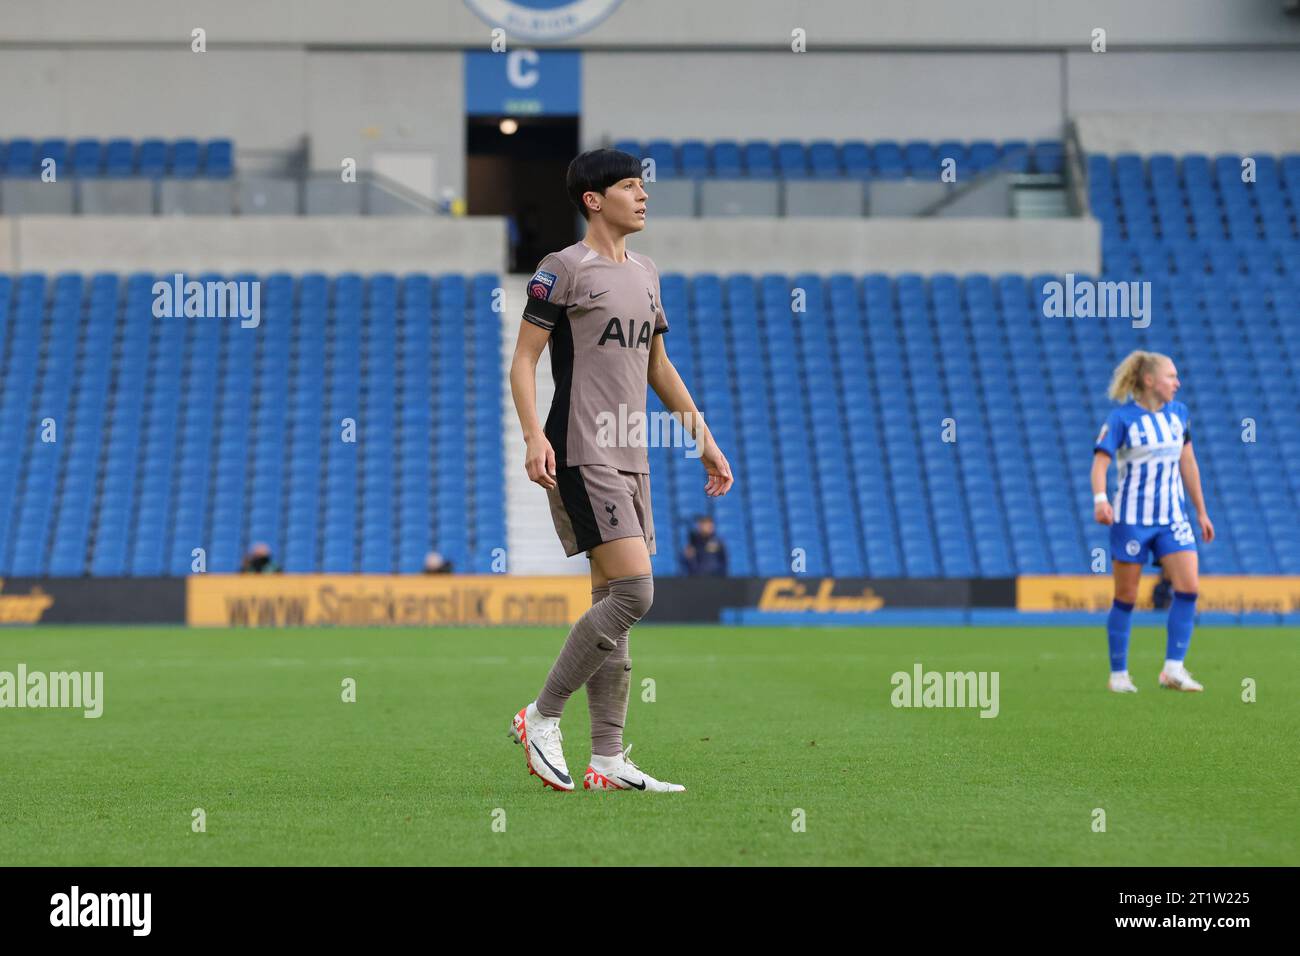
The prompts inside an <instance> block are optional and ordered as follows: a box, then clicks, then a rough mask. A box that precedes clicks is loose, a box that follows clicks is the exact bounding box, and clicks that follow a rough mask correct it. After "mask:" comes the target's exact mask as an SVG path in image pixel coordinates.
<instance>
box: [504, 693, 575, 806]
mask: <svg viewBox="0 0 1300 956" xmlns="http://www.w3.org/2000/svg"><path fill="white" fill-rule="evenodd" d="M510 736H511V737H513V738H514V740H515V743H517V744H520V745H522V746H523V748H524V753H525V755H526V759H527V761H528V772H529V773H530V774H533V775H535V776H538V777H541V778H542V786H545V787H550V788H551V789H552V790H561V791H564V790H572V789H573V778H572V777H570V776H569V766H568V764H566V763H565V762H564V748H563V747H562V746H561V744H562V743H563V742H564V737H563V735H562V734H561V733H560V718H558V717H544V716H542V714H541V712H540V711H539V710H538V709H537V701H533V702H532V703H531V704H529V705H528V706H527V707H525V708H524V709H523V710H521V711H519V713H517V714H515V719H514V720H513V721H512V722H511V724H510Z"/></svg>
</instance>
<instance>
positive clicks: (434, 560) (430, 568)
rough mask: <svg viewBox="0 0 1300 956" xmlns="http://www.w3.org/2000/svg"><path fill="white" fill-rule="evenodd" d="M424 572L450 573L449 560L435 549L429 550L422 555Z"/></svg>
mask: <svg viewBox="0 0 1300 956" xmlns="http://www.w3.org/2000/svg"><path fill="white" fill-rule="evenodd" d="M424 573H425V574H451V562H450V561H448V560H447V559H446V558H444V557H443V556H442V555H441V554H439V553H438V552H437V551H430V552H429V553H428V554H426V555H425V556H424Z"/></svg>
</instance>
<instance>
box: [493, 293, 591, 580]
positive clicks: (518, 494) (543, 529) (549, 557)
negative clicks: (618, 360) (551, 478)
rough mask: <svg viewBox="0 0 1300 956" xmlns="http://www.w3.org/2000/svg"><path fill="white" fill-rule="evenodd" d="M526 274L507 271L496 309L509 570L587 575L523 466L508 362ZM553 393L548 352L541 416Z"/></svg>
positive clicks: (540, 372)
mask: <svg viewBox="0 0 1300 956" xmlns="http://www.w3.org/2000/svg"><path fill="white" fill-rule="evenodd" d="M526 282H527V277H526V276H522V275H518V276H511V277H510V278H509V280H508V281H507V282H506V285H505V296H504V298H503V303H504V310H503V311H502V313H501V409H502V412H501V458H502V460H503V461H504V462H505V467H506V474H505V490H506V541H507V542H508V543H507V545H506V548H507V555H508V558H509V570H510V573H511V574H586V573H587V562H586V561H585V560H582V561H579V560H577V559H576V558H567V557H565V555H564V551H563V549H561V547H560V544H559V541H558V540H557V539H556V537H555V526H554V525H553V524H552V523H551V512H550V506H549V505H548V503H547V497H546V493H545V492H544V491H543V490H542V489H541V487H539V486H538V485H536V484H534V483H533V482H531V481H529V480H528V474H527V473H526V472H525V471H524V442H523V438H522V437H521V434H520V431H519V416H518V415H517V414H516V412H515V400H514V396H513V395H511V393H510V363H511V361H512V360H513V359H514V354H515V340H516V339H517V338H518V335H519V322H520V318H519V317H520V316H521V315H523V313H524V304H525V299H526V293H525V291H524V288H525V284H526ZM554 395H555V381H554V379H552V378H551V357H550V352H549V351H544V352H542V356H541V358H540V359H538V361H537V414H538V415H539V416H540V417H541V419H542V421H545V420H546V413H547V411H549V409H550V407H551V398H552V397H553V396H554Z"/></svg>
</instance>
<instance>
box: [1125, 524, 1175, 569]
mask: <svg viewBox="0 0 1300 956" xmlns="http://www.w3.org/2000/svg"><path fill="white" fill-rule="evenodd" d="M1195 550H1196V535H1195V534H1194V533H1193V532H1192V523H1191V522H1190V521H1178V522H1175V523H1174V524H1113V525H1111V526H1110V559H1111V560H1112V561H1127V562H1129V563H1131V564H1146V562H1147V558H1148V556H1149V557H1150V558H1151V561H1152V563H1153V564H1154V563H1159V561H1160V559H1161V558H1163V557H1164V556H1165V555H1166V554H1173V553H1174V552H1175V551H1195Z"/></svg>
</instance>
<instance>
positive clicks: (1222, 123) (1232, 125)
mask: <svg viewBox="0 0 1300 956" xmlns="http://www.w3.org/2000/svg"><path fill="white" fill-rule="evenodd" d="M1077 123H1078V127H1079V140H1080V142H1081V143H1082V144H1083V148H1084V149H1085V150H1086V151H1088V152H1094V153H1110V154H1113V153H1141V154H1150V153H1173V154H1174V155H1178V154H1180V153H1208V154H1210V155H1214V154H1215V153H1236V154H1238V155H1242V156H1249V155H1252V154H1265V155H1268V154H1273V155H1276V154H1279V153H1300V111H1297V112H1294V113H1258V114H1245V115H1243V114H1241V113H1085V114H1083V115H1080V116H1079V117H1077Z"/></svg>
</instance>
